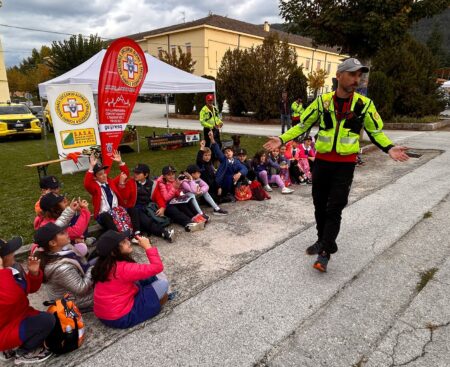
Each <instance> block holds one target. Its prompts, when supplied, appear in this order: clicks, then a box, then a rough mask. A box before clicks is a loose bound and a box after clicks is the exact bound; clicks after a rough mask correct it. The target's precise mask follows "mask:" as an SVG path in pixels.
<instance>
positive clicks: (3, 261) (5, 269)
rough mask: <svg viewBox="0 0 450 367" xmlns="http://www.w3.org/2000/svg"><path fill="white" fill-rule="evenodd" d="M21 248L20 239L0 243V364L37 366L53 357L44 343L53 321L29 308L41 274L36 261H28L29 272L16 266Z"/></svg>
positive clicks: (52, 317) (46, 315) (34, 259)
mask: <svg viewBox="0 0 450 367" xmlns="http://www.w3.org/2000/svg"><path fill="white" fill-rule="evenodd" d="M22 245H23V241H22V238H21V237H14V238H12V239H11V240H9V241H4V240H0V361H5V362H6V361H13V360H14V363H15V364H28V363H40V362H43V361H45V360H47V359H48V358H50V357H51V356H52V353H51V352H50V351H49V350H48V349H46V348H45V346H44V341H45V339H46V338H47V336H48V335H49V334H50V333H51V331H52V330H53V327H54V325H55V317H54V316H53V315H52V314H50V313H47V312H40V311H37V310H35V309H34V308H32V307H31V306H30V302H29V301H28V294H29V293H34V292H37V291H38V290H39V288H40V287H41V284H42V278H43V274H42V271H41V270H40V268H39V259H37V258H35V257H29V258H28V272H25V271H24V269H23V268H22V266H21V265H20V264H19V263H17V262H16V260H15V257H14V253H15V252H16V251H17V250H18V249H19V248H20V247H21V246H22ZM2 365H3V364H2Z"/></svg>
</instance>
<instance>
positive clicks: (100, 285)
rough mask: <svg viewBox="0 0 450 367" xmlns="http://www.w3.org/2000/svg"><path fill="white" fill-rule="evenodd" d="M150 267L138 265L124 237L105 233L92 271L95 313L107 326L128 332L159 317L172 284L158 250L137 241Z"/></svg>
mask: <svg viewBox="0 0 450 367" xmlns="http://www.w3.org/2000/svg"><path fill="white" fill-rule="evenodd" d="M137 239H138V245H139V246H140V247H141V248H142V249H143V250H144V251H145V254H146V255H147V259H148V261H149V263H148V264H138V263H136V262H135V261H134V259H133V258H132V256H131V254H132V252H133V247H132V246H131V243H130V241H129V240H128V238H127V237H126V235H124V234H123V233H119V232H115V231H111V230H109V231H107V232H105V233H104V234H103V235H102V236H101V237H100V238H99V240H98V242H97V252H98V254H99V258H98V260H97V262H96V264H95V265H94V269H93V270H92V277H93V279H94V282H95V289H94V313H95V316H97V317H98V318H99V319H100V321H102V322H103V323H104V324H105V325H107V326H109V327H113V328H119V329H126V328H129V327H132V326H135V325H137V324H139V323H141V322H143V321H145V320H148V319H150V318H152V317H154V316H155V315H157V314H158V313H159V311H160V310H161V305H163V304H164V303H165V302H166V301H167V299H168V295H167V291H168V289H169V282H168V281H167V278H166V277H165V275H164V274H163V273H162V271H163V269H164V266H163V263H162V261H161V258H160V257H159V253H158V249H157V248H155V247H152V245H151V243H150V240H149V239H148V238H145V237H140V236H138V237H137Z"/></svg>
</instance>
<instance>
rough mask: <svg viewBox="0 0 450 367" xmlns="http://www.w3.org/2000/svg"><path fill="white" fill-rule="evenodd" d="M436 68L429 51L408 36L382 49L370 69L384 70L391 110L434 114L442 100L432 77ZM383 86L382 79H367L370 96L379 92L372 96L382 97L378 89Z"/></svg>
mask: <svg viewBox="0 0 450 367" xmlns="http://www.w3.org/2000/svg"><path fill="white" fill-rule="evenodd" d="M435 68H436V61H435V59H434V58H433V55H432V53H431V52H430V50H429V49H428V48H427V47H426V46H424V45H423V44H421V43H419V42H418V41H415V40H414V39H412V38H411V37H407V38H406V40H405V42H403V43H402V44H400V45H397V46H395V47H390V48H385V49H384V50H382V51H381V52H380V53H379V54H378V55H377V56H376V57H375V58H374V59H373V65H372V71H373V72H376V71H381V72H383V73H384V74H385V75H386V77H387V78H388V79H389V80H390V81H391V83H392V89H393V94H394V96H393V102H392V110H393V113H394V114H395V115H403V116H412V117H421V116H425V115H436V114H439V113H440V112H441V111H442V110H443V109H444V106H445V103H444V101H443V98H442V95H441V94H440V92H439V89H438V88H439V86H438V84H437V83H436V80H435V77H434V70H435ZM374 74H375V73H374ZM377 83H378V84H377ZM371 88H374V89H375V92H372V91H371ZM384 88H385V80H383V78H379V79H378V80H375V81H369V95H371V96H372V95H374V96H375V95H377V94H378V96H379V97H375V98H382V96H381V91H380V92H377V89H378V90H380V89H384ZM378 102H380V100H378Z"/></svg>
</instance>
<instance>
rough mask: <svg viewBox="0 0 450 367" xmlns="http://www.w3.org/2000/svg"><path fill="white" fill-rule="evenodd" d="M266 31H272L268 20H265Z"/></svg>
mask: <svg viewBox="0 0 450 367" xmlns="http://www.w3.org/2000/svg"><path fill="white" fill-rule="evenodd" d="M264 31H265V32H270V24H269V22H268V21H267V20H266V21H265V22H264Z"/></svg>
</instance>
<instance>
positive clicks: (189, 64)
mask: <svg viewBox="0 0 450 367" xmlns="http://www.w3.org/2000/svg"><path fill="white" fill-rule="evenodd" d="M160 60H161V61H164V62H165V63H167V64H169V65H172V66H175V67H176V68H178V69H181V70H184V71H187V72H188V73H191V74H192V73H193V72H194V71H195V68H194V66H195V64H196V63H197V61H194V60H193V59H192V55H191V53H190V52H183V50H182V49H181V47H180V46H178V55H177V51H176V49H175V48H173V49H172V51H171V52H167V51H164V50H163V51H162V55H161V57H160Z"/></svg>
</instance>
